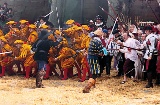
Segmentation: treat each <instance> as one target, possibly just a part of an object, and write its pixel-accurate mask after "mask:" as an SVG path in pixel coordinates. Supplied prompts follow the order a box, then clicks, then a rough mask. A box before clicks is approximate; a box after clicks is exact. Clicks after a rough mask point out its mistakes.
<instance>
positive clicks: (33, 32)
mask: <svg viewBox="0 0 160 105" xmlns="http://www.w3.org/2000/svg"><path fill="white" fill-rule="evenodd" d="M29 28H30V30H31V31H30V34H29V37H28V43H29V44H33V43H34V42H36V40H37V39H38V33H37V32H36V26H35V25H33V24H31V25H29Z"/></svg>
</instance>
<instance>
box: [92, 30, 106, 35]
mask: <svg viewBox="0 0 160 105" xmlns="http://www.w3.org/2000/svg"><path fill="white" fill-rule="evenodd" d="M103 34H104V33H103V31H102V30H101V29H97V30H96V31H94V35H97V36H102V35H103Z"/></svg>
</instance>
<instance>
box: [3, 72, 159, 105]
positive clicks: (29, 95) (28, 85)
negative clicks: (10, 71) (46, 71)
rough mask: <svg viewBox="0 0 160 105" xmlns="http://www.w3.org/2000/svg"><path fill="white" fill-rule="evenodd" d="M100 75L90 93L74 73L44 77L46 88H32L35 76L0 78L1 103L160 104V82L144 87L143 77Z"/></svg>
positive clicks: (75, 104)
mask: <svg viewBox="0 0 160 105" xmlns="http://www.w3.org/2000/svg"><path fill="white" fill-rule="evenodd" d="M115 74H116V71H115V70H112V71H111V76H110V77H108V76H106V75H102V77H101V78H98V79H97V84H96V88H92V89H91V92H90V93H86V94H84V93H82V89H83V87H84V86H85V85H86V84H87V81H85V82H77V81H78V78H77V77H74V78H72V79H68V80H63V81H62V80H59V79H58V78H57V77H52V78H50V79H49V80H43V84H44V85H45V88H41V89H38V88H36V89H35V88H34V87H35V78H30V79H28V80H26V79H24V78H23V77H22V76H5V77H3V78H0V105H160V86H154V88H150V89H146V88H144V86H145V84H146V81H139V82H133V81H132V80H131V79H129V80H128V81H127V82H126V84H120V82H121V81H122V77H121V78H115V77H112V76H114V75H115Z"/></svg>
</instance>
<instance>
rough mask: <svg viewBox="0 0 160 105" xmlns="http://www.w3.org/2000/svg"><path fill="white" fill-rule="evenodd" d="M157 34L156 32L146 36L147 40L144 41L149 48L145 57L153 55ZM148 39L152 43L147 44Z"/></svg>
mask: <svg viewBox="0 0 160 105" xmlns="http://www.w3.org/2000/svg"><path fill="white" fill-rule="evenodd" d="M157 38H158V37H157V35H155V34H149V35H148V36H147V37H146V40H145V41H144V47H146V48H147V50H146V52H145V54H144V58H145V59H148V57H152V54H153V51H154V50H155V49H156V48H155V40H156V39H157ZM147 41H150V43H151V45H147Z"/></svg>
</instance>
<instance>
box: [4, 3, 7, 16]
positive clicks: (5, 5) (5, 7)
mask: <svg viewBox="0 0 160 105" xmlns="http://www.w3.org/2000/svg"><path fill="white" fill-rule="evenodd" d="M3 8H4V14H7V12H8V4H7V3H4V4H3Z"/></svg>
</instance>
